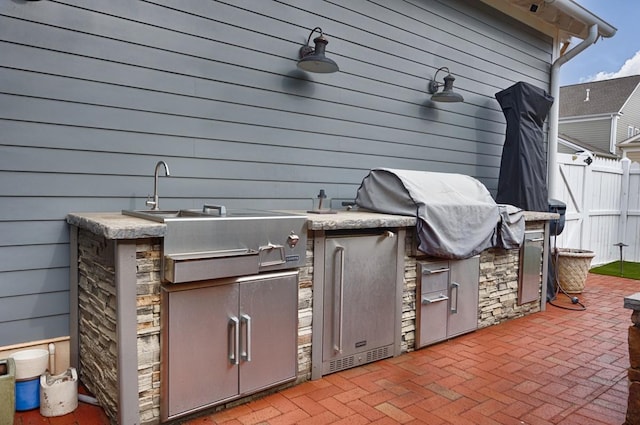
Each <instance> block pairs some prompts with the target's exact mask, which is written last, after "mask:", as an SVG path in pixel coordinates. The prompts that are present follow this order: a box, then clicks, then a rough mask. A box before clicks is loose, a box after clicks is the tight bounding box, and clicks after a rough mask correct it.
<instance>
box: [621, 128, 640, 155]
mask: <svg viewBox="0 0 640 425" xmlns="http://www.w3.org/2000/svg"><path fill="white" fill-rule="evenodd" d="M634 132H635V129H634ZM618 148H619V149H620V150H621V151H622V155H623V157H625V158H629V159H630V160H631V161H635V162H638V163H640V131H638V132H635V134H634V135H633V136H631V137H629V138H628V139H626V140H623V141H622V142H620V143H618Z"/></svg>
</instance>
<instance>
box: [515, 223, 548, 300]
mask: <svg viewBox="0 0 640 425" xmlns="http://www.w3.org/2000/svg"><path fill="white" fill-rule="evenodd" d="M543 244H544V232H542V231H529V232H525V233H524V243H523V244H522V248H520V270H519V273H520V274H519V276H518V277H519V281H518V305H522V304H526V303H530V302H532V301H539V300H540V287H541V286H540V282H541V280H542V249H543ZM543 286H544V285H543Z"/></svg>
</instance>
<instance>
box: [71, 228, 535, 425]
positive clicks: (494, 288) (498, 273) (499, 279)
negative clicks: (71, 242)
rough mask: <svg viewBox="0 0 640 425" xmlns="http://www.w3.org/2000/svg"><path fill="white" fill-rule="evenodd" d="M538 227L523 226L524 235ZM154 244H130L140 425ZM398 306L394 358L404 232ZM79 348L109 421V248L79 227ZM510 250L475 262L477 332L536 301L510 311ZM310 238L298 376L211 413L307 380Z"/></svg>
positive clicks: (154, 283) (153, 404) (112, 376)
mask: <svg viewBox="0 0 640 425" xmlns="http://www.w3.org/2000/svg"><path fill="white" fill-rule="evenodd" d="M543 226H544V223H542V222H533V223H527V230H531V229H537V228H539V229H542V228H543ZM160 246H161V238H143V239H137V240H136V270H135V271H133V270H132V271H131V272H132V273H135V274H136V281H137V284H136V285H137V286H136V305H137V341H138V343H137V350H138V395H139V400H138V402H139V412H140V423H141V424H143V425H153V424H157V423H159V422H160V419H159V418H160V379H161V376H160V249H161V248H160ZM405 246H406V252H405V273H404V285H403V300H402V340H401V348H402V352H408V351H413V350H414V349H415V329H416V323H415V318H416V293H415V292H416V258H415V257H414V256H413V254H412V247H413V246H414V234H413V232H411V231H408V232H407V240H406V244H405ZM78 262H79V264H78V269H79V289H78V292H79V294H78V297H79V345H80V376H81V379H82V381H83V382H84V383H85V385H86V386H87V387H88V389H89V390H90V391H92V392H93V393H94V394H95V395H96V397H97V399H98V400H99V402H100V404H101V405H102V406H103V407H104V409H105V412H106V414H107V416H109V418H110V419H111V421H112V422H113V423H116V422H117V417H118V412H117V400H118V386H117V370H116V367H117V366H116V365H117V342H116V341H117V340H116V330H117V329H116V326H117V325H116V320H115V318H116V294H115V283H114V273H115V270H114V261H113V242H112V240H110V239H106V238H105V237H104V236H99V235H96V234H94V233H91V232H89V231H86V230H82V229H80V231H79V237H78ZM518 262H519V251H518V250H502V249H489V250H487V251H484V252H483V253H482V254H481V256H480V282H479V306H478V327H479V328H483V327H486V326H491V325H495V324H498V323H500V322H503V321H506V320H509V319H512V318H516V317H521V316H524V315H527V314H531V313H534V312H537V311H539V310H540V302H539V301H537V302H532V303H528V304H524V305H520V306H519V305H517V291H518ZM312 281H313V232H312V231H310V232H309V238H308V243H307V261H306V264H305V266H304V267H302V268H301V269H300V275H299V299H298V377H297V380H296V381H295V382H294V383H289V384H287V385H283V386H279V387H276V388H273V389H270V390H269V391H267V392H262V393H260V394H256V395H254V396H250V397H245V398H242V399H239V400H235V401H233V402H230V403H227V404H224V405H221V406H218V407H217V408H215V409H216V410H220V409H224V408H227V407H230V406H234V405H238V404H242V403H244V402H247V401H249V400H252V399H255V398H257V397H261V396H263V395H264V394H265V393H271V392H275V391H278V390H280V389H282V388H284V387H288V386H291V385H294V384H295V383H300V382H304V381H306V380H309V379H310V378H311V325H312V323H311V321H312V302H313V289H312Z"/></svg>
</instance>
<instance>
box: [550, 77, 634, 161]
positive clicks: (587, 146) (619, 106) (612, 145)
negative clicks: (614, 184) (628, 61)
mask: <svg viewBox="0 0 640 425" xmlns="http://www.w3.org/2000/svg"><path fill="white" fill-rule="evenodd" d="M639 87H640V75H633V76H630V77H622V78H614V79H611V80H602V81H593V82H590V83H583V84H574V85H570V86H564V87H561V88H560V112H559V123H558V138H559V139H564V140H565V141H567V142H571V143H576V144H578V145H579V146H581V147H582V148H583V149H584V150H589V151H592V152H593V153H595V154H609V155H615V156H617V157H623V156H625V153H624V150H626V148H627V147H629V148H631V146H630V145H622V144H621V143H622V142H625V141H627V140H628V139H629V138H632V137H633V136H635V135H637V134H640V88H639ZM561 145H562V147H561ZM558 146H559V152H562V153H572V152H571V150H572V148H571V147H570V145H569V144H568V143H564V144H563V143H561V142H560V143H558ZM605 156H606V155H605ZM636 157H637V156H636Z"/></svg>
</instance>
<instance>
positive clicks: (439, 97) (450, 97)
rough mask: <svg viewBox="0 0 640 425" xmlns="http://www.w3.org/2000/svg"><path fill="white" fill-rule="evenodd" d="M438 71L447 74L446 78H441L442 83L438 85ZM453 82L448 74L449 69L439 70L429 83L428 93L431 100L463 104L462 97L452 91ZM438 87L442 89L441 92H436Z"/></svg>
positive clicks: (444, 67)
mask: <svg viewBox="0 0 640 425" xmlns="http://www.w3.org/2000/svg"><path fill="white" fill-rule="evenodd" d="M440 71H443V72H444V71H446V72H447V76H446V77H444V78H443V80H444V83H439V82H438V80H437V79H436V78H437V77H438V72H440ZM454 80H455V78H453V76H452V75H451V73H450V72H449V68H447V67H446V66H443V67H442V68H439V69H438V70H437V71H436V74H435V75H434V76H433V79H432V80H431V81H429V87H428V91H429V93H431V94H432V96H431V100H433V101H434V102H463V101H464V98H463V97H462V95H461V94H460V93H456V92H454V91H453V81H454ZM440 87H444V88H443V89H442V91H441V92H439V91H438V89H439V88H440Z"/></svg>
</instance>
